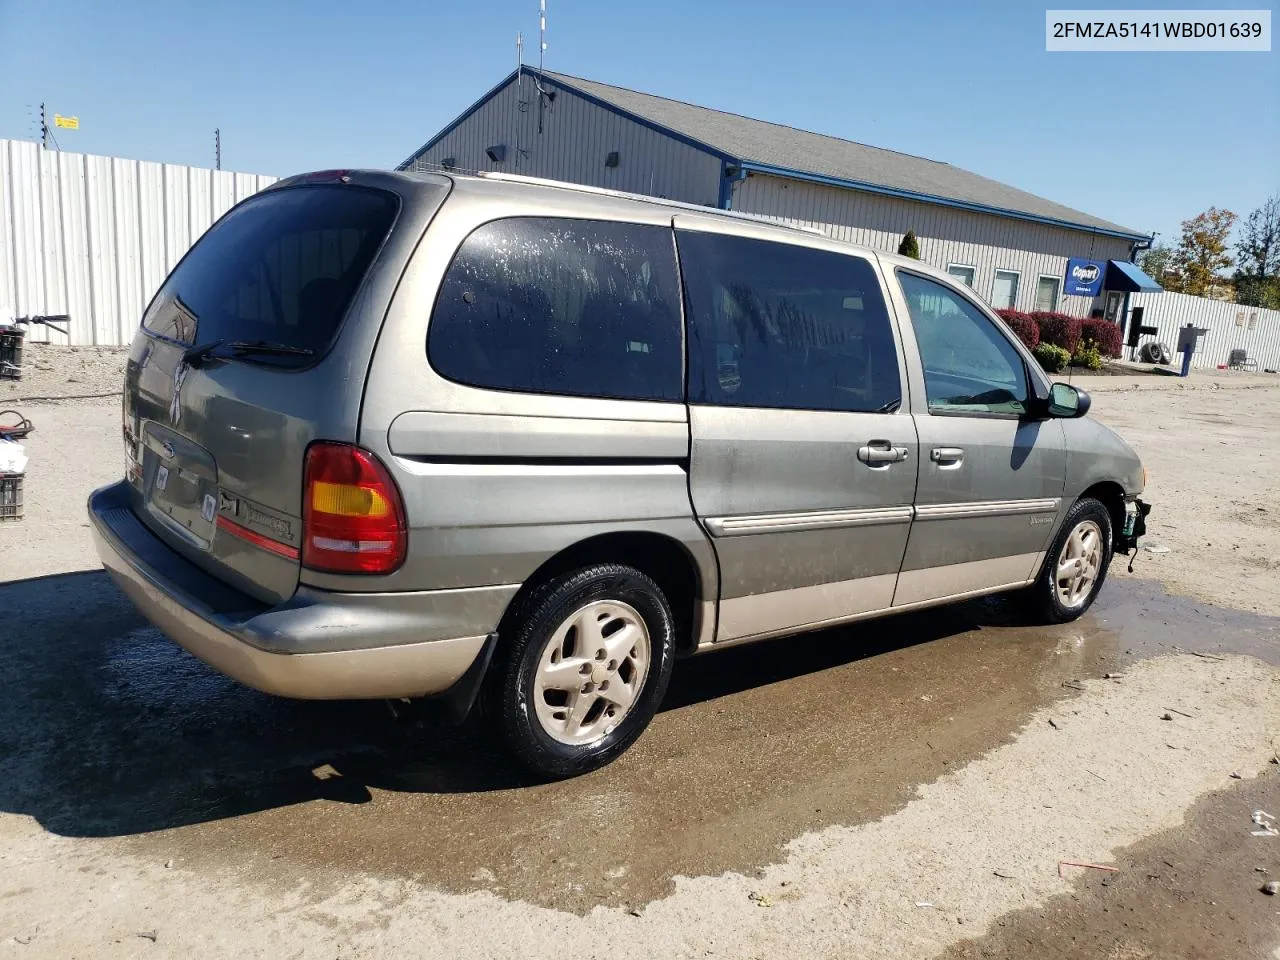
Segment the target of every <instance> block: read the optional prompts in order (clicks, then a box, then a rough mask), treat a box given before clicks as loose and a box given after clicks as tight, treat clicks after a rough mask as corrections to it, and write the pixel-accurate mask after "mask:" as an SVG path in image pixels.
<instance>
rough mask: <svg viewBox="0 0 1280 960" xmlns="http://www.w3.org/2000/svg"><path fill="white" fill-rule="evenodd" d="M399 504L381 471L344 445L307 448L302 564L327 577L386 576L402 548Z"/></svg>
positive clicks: (372, 458)
mask: <svg viewBox="0 0 1280 960" xmlns="http://www.w3.org/2000/svg"><path fill="white" fill-rule="evenodd" d="M408 540H409V537H408V532H407V530H406V528H405V520H404V502H403V501H402V500H401V499H400V490H399V488H397V487H396V484H395V481H394V480H392V479H391V474H389V473H387V469H386V467H384V466H383V465H382V464H381V463H379V462H378V459H377V457H375V456H374V455H373V454H371V453H369V452H368V451H367V450H361V449H360V448H359V447H353V446H349V445H347V444H344V443H313V444H312V445H311V446H310V447H308V448H307V465H306V474H305V480H304V487H303V501H302V565H303V566H304V567H309V568H310V569H312V570H323V571H326V572H329V573H390V572H391V571H393V570H395V569H396V568H397V567H399V566H400V564H402V563H403V562H404V555H405V548H406V546H407V545H408Z"/></svg>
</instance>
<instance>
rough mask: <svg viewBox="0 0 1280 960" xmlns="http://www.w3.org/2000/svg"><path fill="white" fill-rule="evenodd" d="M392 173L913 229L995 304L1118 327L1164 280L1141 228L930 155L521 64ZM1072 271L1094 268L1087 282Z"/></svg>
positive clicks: (858, 229) (891, 230)
mask: <svg viewBox="0 0 1280 960" xmlns="http://www.w3.org/2000/svg"><path fill="white" fill-rule="evenodd" d="M400 168H401V169H415V170H433V169H441V168H445V169H456V170H459V171H506V172H509V173H520V174H524V175H528V176H534V177H546V178H550V179H555V180H565V181H570V182H573V183H581V184H586V185H589V186H595V187H606V188H611V189H616V190H625V191H629V192H632V193H642V194H648V195H652V196H659V197H666V198H670V199H673V200H680V201H684V202H687V203H696V204H702V205H705V206H709V207H719V208H721V209H732V210H738V211H742V212H746V213H753V214H757V215H761V216H765V217H770V218H774V219H778V220H784V221H787V222H791V223H798V224H804V225H808V226H813V227H818V228H820V229H822V230H823V231H824V232H825V233H827V234H829V235H831V236H833V237H836V238H838V239H842V240H848V241H851V242H854V243H859V244H863V245H866V246H869V247H876V248H879V249H883V250H896V249H897V246H898V243H899V242H900V241H901V239H902V236H903V234H904V233H906V231H907V230H908V229H910V230H914V231H915V234H916V236H917V237H918V239H919V242H920V256H921V258H922V259H924V260H925V261H927V262H929V263H932V264H935V265H937V266H939V267H943V268H945V269H947V270H949V271H950V272H951V273H952V274H953V275H955V276H956V277H958V278H959V279H961V280H963V281H964V282H966V283H968V284H969V285H970V286H971V287H972V288H973V289H974V290H975V291H976V292H977V293H978V294H979V295H980V296H982V297H983V298H985V299H986V300H987V301H989V302H990V303H991V304H992V305H994V306H996V307H1014V308H1016V309H1019V310H1025V311H1033V310H1061V311H1063V312H1065V313H1071V314H1074V315H1077V316H1089V315H1090V314H1091V313H1092V312H1093V311H1095V310H1101V311H1104V313H1105V315H1106V316H1107V317H1108V319H1111V320H1115V321H1117V322H1122V321H1123V318H1124V315H1125V306H1126V303H1127V296H1128V294H1129V293H1133V292H1138V291H1144V290H1145V291H1154V290H1159V289H1160V288H1159V287H1158V286H1157V285H1156V284H1155V283H1154V281H1152V280H1150V278H1148V277H1146V276H1145V275H1143V274H1142V273H1141V272H1140V271H1138V270H1137V268H1136V267H1134V266H1132V265H1131V264H1130V262H1129V261H1131V260H1132V259H1133V257H1134V255H1135V254H1136V252H1137V251H1138V250H1140V249H1144V248H1145V247H1147V246H1148V245H1149V244H1150V238H1149V237H1148V236H1147V235H1145V234H1143V233H1141V232H1140V231H1137V230H1133V229H1130V228H1128V227H1123V226H1120V225H1119V224H1115V223H1111V222H1110V221H1107V220H1102V219H1099V218H1098V217H1095V216H1091V215H1089V214H1087V213H1081V212H1080V211H1078V210H1072V209H1071V208H1069V207H1065V206H1063V205H1062V204H1059V203H1054V202H1053V201H1052V200H1046V199H1044V198H1042V197H1037V196H1034V195H1033V194H1030V193H1026V192H1025V191H1022V190H1019V189H1017V188H1016V187H1011V186H1008V185H1006V184H1003V183H998V182H996V181H995V180H989V179H987V178H986V177H981V176H978V175H977V174H975V173H970V172H969V171H967V170H961V169H959V168H958V167H953V166H951V165H950V164H947V163H942V162H939V161H936V160H927V159H925V158H923V157H915V156H911V155H909V154H903V153H897V152H895V151H893V150H883V149H880V148H878V147H870V146H866V145H864V144H860V143H853V142H850V141H848V140H840V139H838V138H836V137H828V136H823V135H821V134H817V133H809V132H807V131H804V130H797V129H795V128H793V127H786V126H782V125H780V124H775V123H766V122H764V121H762V120H753V119H750V118H748V117H741V116H737V115H735V114H729V113H722V112H720V111H718V110H711V109H708V108H706V107H699V106H694V105H691V104H687V103H681V102H679V101H675V100H667V99H664V98H662V97H656V96H651V95H650V94H646V93H638V92H636V91H634V90H626V89H623V88H621V87H613V86H609V85H607V84H603V83H596V82H595V81H592V80H583V79H581V78H578V77H570V76H565V75H562V74H556V73H548V72H539V71H537V70H534V69H532V68H529V67H523V68H521V69H519V70H516V71H514V72H512V74H511V75H510V76H508V77H507V78H506V79H505V80H503V81H502V82H501V83H499V84H498V85H497V86H496V87H494V88H493V89H492V90H490V91H489V92H488V93H486V94H485V95H484V96H483V97H481V98H480V99H479V100H478V101H476V102H475V103H474V104H472V106H471V107H470V108H468V109H467V110H466V112H465V113H463V114H462V116H460V117H458V119H456V120H455V121H453V123H451V124H449V126H447V127H446V128H445V129H444V130H443V131H441V132H440V133H439V134H437V135H436V136H435V137H433V138H432V139H431V140H429V141H428V142H427V143H426V144H425V145H424V146H423V147H422V148H421V149H420V150H418V151H417V152H416V153H414V154H413V156H411V157H410V158H409V159H408V160H406V161H405V162H404V163H403V164H401V165H400ZM1068 261H1074V262H1072V263H1071V264H1070V266H1071V267H1072V268H1075V269H1074V276H1073V275H1072V274H1073V271H1072V270H1071V269H1069V264H1068ZM1079 261H1089V263H1085V264H1081V263H1080V262H1079ZM1082 277H1083V278H1084V280H1085V281H1088V280H1089V278H1090V277H1093V278H1094V279H1093V281H1092V283H1089V282H1085V283H1083V284H1082V283H1081V278H1082ZM1073 281H1074V282H1073ZM1086 288H1087V289H1086ZM1072 291H1077V292H1078V295H1071V293H1072Z"/></svg>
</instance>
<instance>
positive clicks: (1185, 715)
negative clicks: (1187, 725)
mask: <svg viewBox="0 0 1280 960" xmlns="http://www.w3.org/2000/svg"><path fill="white" fill-rule="evenodd" d="M1165 709H1166V710H1168V711H1169V712H1170V713H1176V714H1177V715H1178V716H1180V717H1186V718H1187V719H1188V720H1194V719H1195V717H1193V716H1192V715H1191V714H1189V713H1183V712H1182V711H1181V710H1175V709H1174V708H1173V707H1165Z"/></svg>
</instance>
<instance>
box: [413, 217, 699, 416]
mask: <svg viewBox="0 0 1280 960" xmlns="http://www.w3.org/2000/svg"><path fill="white" fill-rule="evenodd" d="M678 289H679V288H678V284H677V281H676V267H675V251H674V249H673V246H672V241H671V230H670V228H668V227H655V226H643V225H638V224H626V223H606V222H600V221H592V220H560V219H534V218H516V219H510V220H498V221H495V222H493V223H488V224H485V225H484V226H482V227H480V228H479V229H477V230H476V231H475V232H474V233H472V234H471V235H470V236H469V237H467V239H466V240H465V241H464V242H463V244H462V246H461V247H460V248H459V250H458V253H457V256H456V257H455V258H454V261H453V263H452V265H450V267H449V272H448V273H447V274H446V275H445V278H444V282H443V284H442V285H441V288H440V295H439V298H438V299H437V300H436V306H435V311H434V312H433V313H432V315H431V327H430V331H429V332H428V335H427V348H428V353H429V355H430V359H431V364H432V366H434V367H435V368H436V370H438V371H439V372H440V373H441V374H443V375H444V376H446V377H449V378H450V379H452V380H457V381H459V382H460V383H467V384H471V385H473V386H477V387H492V388H496V389H499V390H521V391H526V392H529V393H555V394H567V395H571V396H584V397H612V398H619V399H634V400H680V399H683V396H684V384H683V368H684V362H683V356H682V349H681V338H680V308H679V300H678V299H677V298H678V296H679V293H678Z"/></svg>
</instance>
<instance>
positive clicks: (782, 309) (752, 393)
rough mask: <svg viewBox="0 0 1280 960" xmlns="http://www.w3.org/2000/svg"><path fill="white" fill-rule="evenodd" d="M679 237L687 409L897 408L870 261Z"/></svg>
mask: <svg viewBox="0 0 1280 960" xmlns="http://www.w3.org/2000/svg"><path fill="white" fill-rule="evenodd" d="M677 235H678V238H679V247H680V265H681V272H682V274H683V276H684V281H685V290H686V293H687V296H688V308H689V400H690V402H691V403H711V404H723V405H728V406H738V407H785V408H796V409H807V410H848V411H863V412H876V411H878V412H888V411H890V410H893V409H896V408H897V406H898V405H899V403H900V402H901V399H902V390H901V382H900V380H899V377H898V357H897V349H896V347H895V345H894V339H893V332H892V329H891V327H890V325H889V315H888V313H887V312H886V310H885V305H884V298H883V297H882V296H881V294H880V285H879V283H878V281H877V279H876V273H875V270H874V268H873V267H872V266H871V264H870V263H869V262H868V261H866V260H864V259H863V258H862V257H856V256H847V255H844V254H839V253H831V252H828V251H824V250H813V249H810V248H806V247H798V246H793V245H791V244H783V243H772V242H769V241H765V240H754V239H750V238H745V237H730V236H720V235H717V234H711V233H689V232H685V231H679V232H678V234H677Z"/></svg>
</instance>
